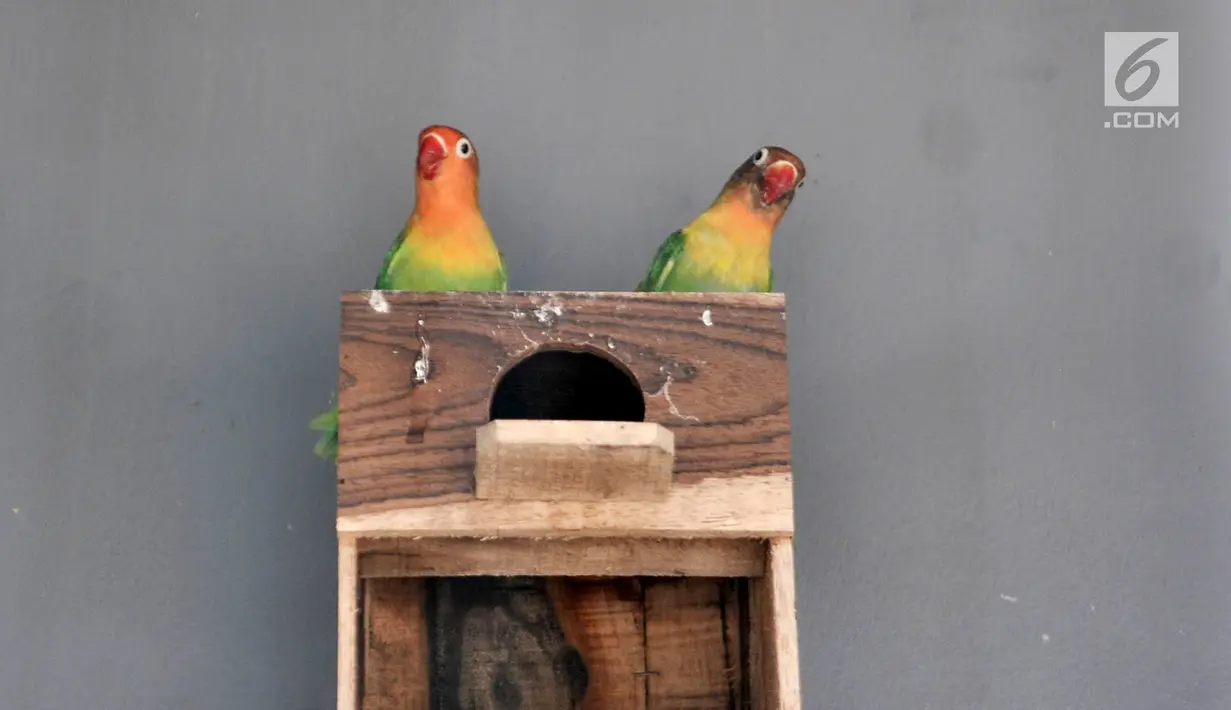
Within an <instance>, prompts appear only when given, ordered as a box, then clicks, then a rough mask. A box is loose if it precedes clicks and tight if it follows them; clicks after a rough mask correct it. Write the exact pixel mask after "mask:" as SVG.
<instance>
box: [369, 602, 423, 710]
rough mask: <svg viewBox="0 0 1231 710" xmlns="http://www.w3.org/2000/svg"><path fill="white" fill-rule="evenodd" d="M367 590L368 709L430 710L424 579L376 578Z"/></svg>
mask: <svg viewBox="0 0 1231 710" xmlns="http://www.w3.org/2000/svg"><path fill="white" fill-rule="evenodd" d="M364 591H365V594H364V615H363V616H364V621H365V626H366V629H367V633H365V634H364V663H363V671H364V675H363V710H427V708H428V686H427V676H428V639H427V623H426V621H425V617H424V611H425V610H424V582H423V580H421V579H374V580H370V581H368V582H366V583H365V585H364Z"/></svg>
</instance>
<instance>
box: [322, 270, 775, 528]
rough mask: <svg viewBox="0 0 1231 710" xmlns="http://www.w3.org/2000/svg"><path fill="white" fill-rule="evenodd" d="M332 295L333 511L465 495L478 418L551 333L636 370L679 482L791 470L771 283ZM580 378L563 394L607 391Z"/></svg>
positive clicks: (564, 345) (565, 344)
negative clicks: (336, 308)
mask: <svg viewBox="0 0 1231 710" xmlns="http://www.w3.org/2000/svg"><path fill="white" fill-rule="evenodd" d="M341 308H342V327H341V342H340V345H339V349H340V350H339V357H340V372H339V408H340V411H339V446H340V451H339V459H338V479H339V480H338V505H339V512H340V513H342V514H357V513H373V512H380V511H388V510H394V509H400V508H406V507H408V506H420V505H424V506H430V505H433V504H435V503H440V502H446V503H447V502H451V501H459V500H465V499H468V498H470V497H472V495H473V493H474V466H475V458H476V450H475V431H476V430H477V429H478V428H479V427H481V426H483V425H484V424H486V423H487V422H488V421H489V419H490V418H491V409H490V407H491V404H492V400H493V396H494V394H495V390H496V388H497V386H498V384H499V383H500V381H501V379H502V377H503V376H504V375H507V374H508V372H509V371H511V370H512V369H513V368H514V367H515V366H516V365H518V364H519V363H520V362H521V361H522V360H523V359H524V358H527V357H528V356H530V355H531V354H533V353H536V352H537V351H539V350H542V349H551V348H555V349H563V350H570V351H581V352H586V353H590V354H594V355H597V356H601V357H604V358H607V359H610V360H611V361H613V362H614V363H615V364H616V365H617V366H618V367H619V368H620V369H621V370H623V371H624V372H627V373H628V374H629V375H631V376H632V377H633V378H635V380H636V383H637V384H636V387H637V388H638V389H639V391H640V397H641V398H642V399H643V400H644V404H645V414H644V418H645V421H646V422H651V423H658V424H662V425H664V426H666V427H668V428H670V429H671V430H672V432H673V434H674V435H675V466H674V479H675V483H676V487H679V484H681V483H692V482H697V481H704V480H709V479H714V478H757V477H762V476H771V477H773V476H782V475H789V472H790V426H789V406H788V397H787V360H786V323H785V310H784V308H785V300H784V298H783V296H782V295H781V294H722V293H706V294H674V293H672V294H660V293H533V292H531V293H527V292H509V293H414V292H377V293H375V294H374V293H373V292H370V291H355V292H348V293H346V294H344V295H343V297H342V302H341ZM588 382H589V380H588V379H587V378H580V379H579V380H578V381H576V382H574V383H572V384H571V385H570V387H571V388H572V389H571V392H572V394H571V395H570V396H571V397H573V399H575V400H585V399H587V398H589V399H591V400H593V401H598V402H601V401H604V400H603V399H602V395H603V394H604V391H603V390H601V388H600V389H598V390H596V391H589V390H587V389H586V388H587V387H589V386H595V387H597V385H593V383H589V384H588ZM566 404H567V403H566ZM566 409H567V407H566ZM619 410H620V411H619V412H614V411H613V413H612V415H611V418H613V419H615V418H620V417H621V416H625V415H626V412H625V408H624V407H623V406H621V407H620V408H619ZM600 416H602V413H601V411H588V412H587V418H596V417H600Z"/></svg>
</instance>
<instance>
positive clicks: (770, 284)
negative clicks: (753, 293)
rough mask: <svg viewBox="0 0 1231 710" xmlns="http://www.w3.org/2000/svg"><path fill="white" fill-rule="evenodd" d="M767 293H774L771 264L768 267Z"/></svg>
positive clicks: (772, 267)
mask: <svg viewBox="0 0 1231 710" xmlns="http://www.w3.org/2000/svg"><path fill="white" fill-rule="evenodd" d="M769 292H770V293H773V292H774V266H773V264H770V266H769Z"/></svg>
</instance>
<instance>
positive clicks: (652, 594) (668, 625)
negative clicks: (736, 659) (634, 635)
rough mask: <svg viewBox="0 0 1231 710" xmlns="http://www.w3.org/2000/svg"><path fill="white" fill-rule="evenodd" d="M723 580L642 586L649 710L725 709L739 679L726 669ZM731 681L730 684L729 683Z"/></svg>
mask: <svg viewBox="0 0 1231 710" xmlns="http://www.w3.org/2000/svg"><path fill="white" fill-rule="evenodd" d="M725 584H726V583H725V581H723V580H715V579H681V580H675V579H672V580H655V581H653V582H650V583H648V584H647V585H646V588H645V646H646V670H647V671H648V672H649V676H648V680H649V699H648V703H647V706H646V707H647V710H667V709H668V708H671V709H675V708H688V709H689V710H728V708H730V707H732V706H733V705H734V702H735V698H736V688H738V678H737V677H736V678H732V676H731V674H730V673H729V672H728V667H729V666H728V663H729V658H728V656H729V652H728V649H727V638H726V626H727V624H728V623H738V620H737V619H732V620H727V619H726V618H725V614H726V611H727V607H726V604H725V595H724V587H725ZM733 681H734V682H733Z"/></svg>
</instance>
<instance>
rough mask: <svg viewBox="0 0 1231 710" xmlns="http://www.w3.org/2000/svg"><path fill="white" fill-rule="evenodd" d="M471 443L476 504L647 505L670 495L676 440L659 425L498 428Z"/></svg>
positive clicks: (496, 424)
mask: <svg viewBox="0 0 1231 710" xmlns="http://www.w3.org/2000/svg"><path fill="white" fill-rule="evenodd" d="M476 441H477V444H476V446H477V452H476V463H475V471H474V477H475V497H476V498H478V499H481V500H550V501H558V500H587V501H603V500H651V499H654V498H661V497H663V496H665V495H666V494H667V490H668V489H669V488H670V487H671V468H672V465H673V463H674V457H675V437H674V435H672V433H671V430H669V429H667V428H666V427H664V426H663V425H661V424H652V423H645V422H603V421H551V420H520V421H519V420H503V421H493V422H488V423H487V424H485V425H483V426H482V427H479V430H478V433H477V434H476Z"/></svg>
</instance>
